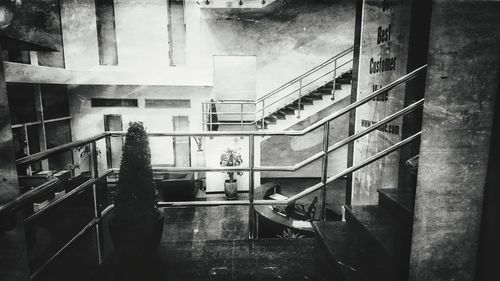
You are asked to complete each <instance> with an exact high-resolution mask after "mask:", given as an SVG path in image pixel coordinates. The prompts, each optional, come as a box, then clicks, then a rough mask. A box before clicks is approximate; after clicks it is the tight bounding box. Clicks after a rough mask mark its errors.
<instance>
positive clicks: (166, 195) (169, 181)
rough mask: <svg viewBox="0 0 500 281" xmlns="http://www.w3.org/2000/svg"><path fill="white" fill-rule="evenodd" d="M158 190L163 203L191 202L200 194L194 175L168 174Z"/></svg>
mask: <svg viewBox="0 0 500 281" xmlns="http://www.w3.org/2000/svg"><path fill="white" fill-rule="evenodd" d="M158 189H159V192H160V195H161V196H162V198H163V201H189V200H193V199H194V198H196V194H197V193H198V188H197V186H196V184H195V180H194V173H166V174H165V175H164V176H163V179H162V180H161V182H160V183H159V186H158Z"/></svg>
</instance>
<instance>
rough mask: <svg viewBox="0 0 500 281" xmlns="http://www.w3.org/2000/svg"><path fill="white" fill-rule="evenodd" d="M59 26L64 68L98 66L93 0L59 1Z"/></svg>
mask: <svg viewBox="0 0 500 281" xmlns="http://www.w3.org/2000/svg"><path fill="white" fill-rule="evenodd" d="M61 24H62V33H63V45H64V60H65V63H66V68H67V69H89V68H93V67H95V66H97V65H99V52H98V47H97V23H96V13H95V4H94V0H81V1H73V0H61Z"/></svg>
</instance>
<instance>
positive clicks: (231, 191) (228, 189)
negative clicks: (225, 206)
mask: <svg viewBox="0 0 500 281" xmlns="http://www.w3.org/2000/svg"><path fill="white" fill-rule="evenodd" d="M241 163H243V159H241V154H240V153H239V152H238V151H237V150H235V149H230V148H228V149H226V151H224V153H222V155H221V156H220V165H221V166H223V167H235V166H240V165H241ZM234 173H235V172H227V174H228V176H229V180H226V181H225V182H224V193H225V194H226V198H227V199H229V200H232V199H236V197H237V196H238V184H237V182H236V179H235V178H234ZM236 174H237V175H239V176H241V175H243V173H242V172H236Z"/></svg>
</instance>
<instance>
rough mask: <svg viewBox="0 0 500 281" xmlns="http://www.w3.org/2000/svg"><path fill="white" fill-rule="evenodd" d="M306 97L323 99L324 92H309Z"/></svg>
mask: <svg viewBox="0 0 500 281" xmlns="http://www.w3.org/2000/svg"><path fill="white" fill-rule="evenodd" d="M306 97H308V98H310V99H313V100H322V99H323V94H321V93H316V92H312V93H310V94H308V95H307V96H306Z"/></svg>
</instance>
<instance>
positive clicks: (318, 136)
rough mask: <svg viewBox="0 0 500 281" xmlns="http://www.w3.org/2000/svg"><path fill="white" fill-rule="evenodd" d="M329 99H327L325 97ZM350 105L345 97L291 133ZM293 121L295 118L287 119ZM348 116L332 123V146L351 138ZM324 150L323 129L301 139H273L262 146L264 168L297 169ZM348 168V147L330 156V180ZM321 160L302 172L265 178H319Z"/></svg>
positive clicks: (301, 123)
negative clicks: (301, 163) (348, 137)
mask: <svg viewBox="0 0 500 281" xmlns="http://www.w3.org/2000/svg"><path fill="white" fill-rule="evenodd" d="M325 98H327V97H325ZM349 103H350V97H346V98H344V99H342V100H340V101H338V102H336V103H334V104H333V105H331V106H329V107H327V108H325V109H323V110H321V111H320V112H318V113H317V114H314V115H312V116H310V117H308V118H306V119H304V120H303V121H301V122H299V123H298V124H296V125H294V126H292V127H291V128H290V129H292V130H301V129H304V128H306V127H308V126H309V125H311V124H313V123H315V122H317V121H319V120H320V119H322V118H324V117H326V116H328V115H330V114H332V113H334V112H336V111H338V110H340V109H342V108H344V107H346V106H347V105H349ZM288 118H294V117H288ZM348 120H349V115H347V114H345V115H344V116H342V117H340V118H337V119H336V120H334V121H332V122H330V145H332V144H334V143H336V142H338V141H341V140H342V139H344V138H346V137H347V136H348V134H347V131H348V127H349V122H348ZM322 149H323V128H322V127H320V128H318V129H316V130H314V131H312V132H311V133H309V134H306V135H304V136H300V137H282V136H278V137H270V138H268V139H266V140H264V141H263V142H262V146H261V163H262V166H274V165H294V164H297V163H298V162H300V161H303V160H305V159H307V158H308V157H311V156H312V155H314V154H316V153H318V152H320V151H322ZM346 167H347V146H344V147H342V148H340V149H338V150H336V151H334V152H331V153H330V154H329V158H328V176H332V175H335V174H337V173H339V172H341V171H342V170H344V169H346ZM320 176H321V159H319V160H317V161H314V162H313V163H311V164H309V165H307V166H305V167H303V168H301V169H299V170H298V171H295V172H263V173H262V177H298V178H301V177H305V178H309V177H320Z"/></svg>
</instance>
